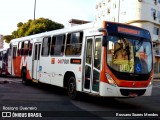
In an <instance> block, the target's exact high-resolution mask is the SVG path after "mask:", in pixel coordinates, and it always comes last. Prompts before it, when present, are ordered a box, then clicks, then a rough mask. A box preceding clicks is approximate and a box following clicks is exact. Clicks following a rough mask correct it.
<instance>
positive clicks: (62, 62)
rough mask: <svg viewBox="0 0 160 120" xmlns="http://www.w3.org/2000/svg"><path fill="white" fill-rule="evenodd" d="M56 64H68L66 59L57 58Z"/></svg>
mask: <svg viewBox="0 0 160 120" xmlns="http://www.w3.org/2000/svg"><path fill="white" fill-rule="evenodd" d="M58 64H69V60H68V59H58Z"/></svg>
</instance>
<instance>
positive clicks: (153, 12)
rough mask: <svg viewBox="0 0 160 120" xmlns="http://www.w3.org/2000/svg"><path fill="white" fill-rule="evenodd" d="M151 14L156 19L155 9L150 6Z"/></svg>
mask: <svg viewBox="0 0 160 120" xmlns="http://www.w3.org/2000/svg"><path fill="white" fill-rule="evenodd" d="M151 16H152V17H153V19H154V20H156V9H153V8H151Z"/></svg>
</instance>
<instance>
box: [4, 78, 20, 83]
mask: <svg viewBox="0 0 160 120" xmlns="http://www.w3.org/2000/svg"><path fill="white" fill-rule="evenodd" d="M4 81H7V82H14V83H22V80H8V79H4Z"/></svg>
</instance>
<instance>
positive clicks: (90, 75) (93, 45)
mask: <svg viewBox="0 0 160 120" xmlns="http://www.w3.org/2000/svg"><path fill="white" fill-rule="evenodd" d="M85 46H86V48H85V66H84V68H85V72H84V73H85V74H84V82H83V83H84V84H83V89H84V91H87V92H92V93H98V92H99V79H100V69H101V57H102V56H101V51H102V50H101V49H102V36H93V37H87V38H86V45H85Z"/></svg>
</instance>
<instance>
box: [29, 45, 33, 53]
mask: <svg viewBox="0 0 160 120" xmlns="http://www.w3.org/2000/svg"><path fill="white" fill-rule="evenodd" d="M32 48H33V44H32V43H30V44H29V56H31V55H32Z"/></svg>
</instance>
